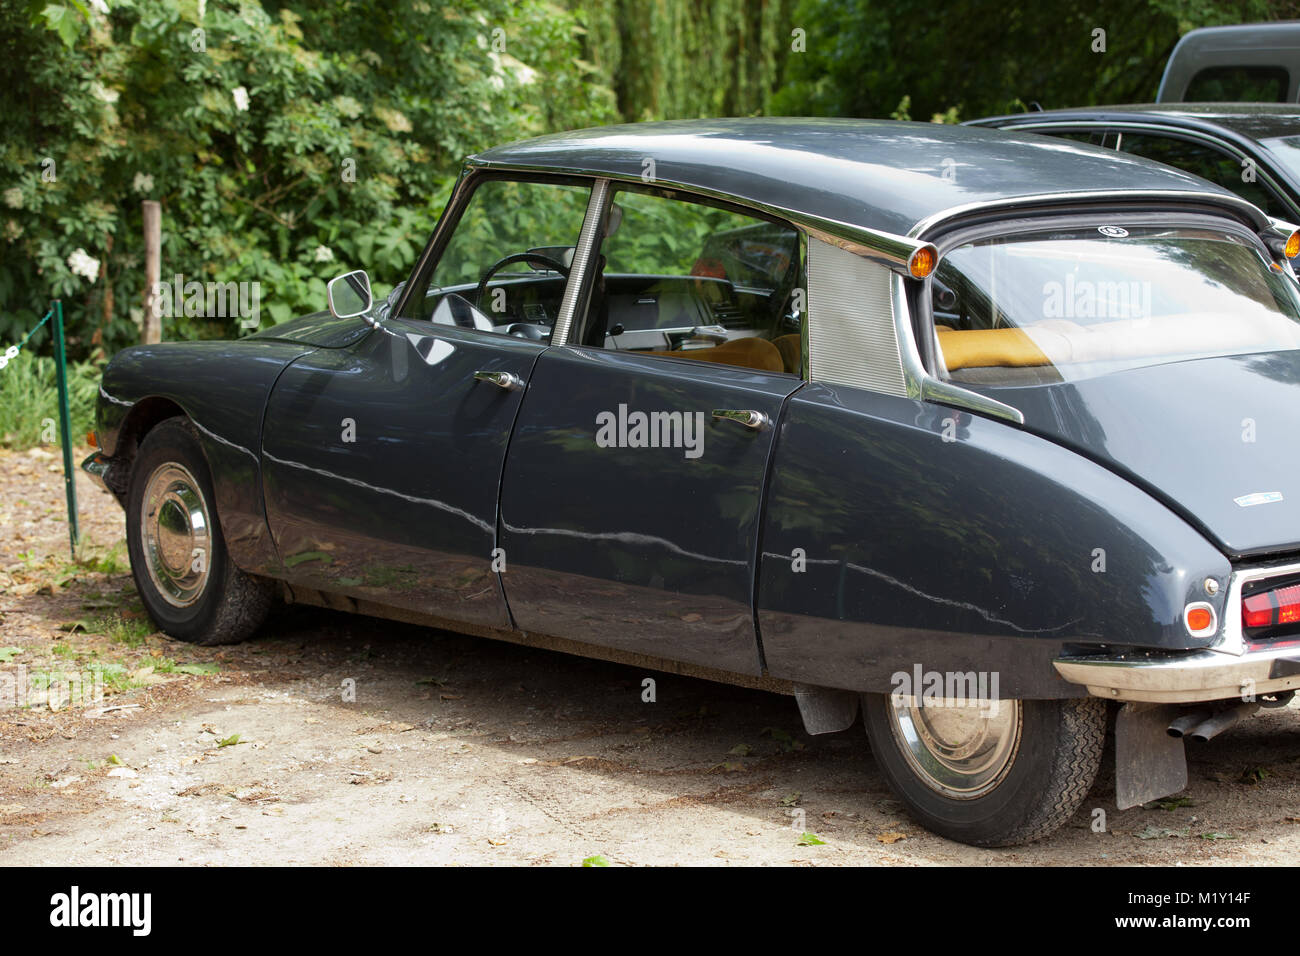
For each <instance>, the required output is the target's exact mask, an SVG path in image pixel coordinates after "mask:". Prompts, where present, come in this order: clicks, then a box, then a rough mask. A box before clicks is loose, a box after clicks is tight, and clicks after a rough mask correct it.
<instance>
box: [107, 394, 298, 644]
mask: <svg viewBox="0 0 1300 956" xmlns="http://www.w3.org/2000/svg"><path fill="white" fill-rule="evenodd" d="M160 470H163V471H161V472H160ZM160 475H161V479H165V478H166V477H167V476H168V475H174V476H176V475H178V476H181V479H180V480H179V481H178V483H177V484H176V486H175V487H179V488H180V489H181V490H182V492H183V494H184V495H185V497H184V499H183V500H184V501H185V502H188V503H190V506H191V507H199V508H201V509H202V512H201V513H202V514H204V515H205V516H206V521H205V522H204V524H206V528H207V530H206V533H203V532H202V531H201V530H200V532H199V533H198V534H197V535H196V534H195V533H194V532H193V530H192V529H190V531H189V532H188V534H189V536H188V538H187V537H185V535H184V534H180V533H177V534H174V535H172V536H171V537H169V538H168V539H167V541H168V543H169V545H175V546H174V547H171V548H170V549H169V548H166V547H162V546H156V547H152V548H151V547H150V546H149V543H148V541H147V540H146V539H147V537H148V536H149V535H150V533H151V532H149V531H146V530H145V527H144V522H142V520H141V518H142V515H143V514H144V512H145V501H144V499H145V496H146V494H147V493H148V486H149V484H150V482H151V479H156V480H161V479H159V478H158V476H160ZM190 478H192V479H193V484H192V486H191V484H190V481H189V479H190ZM156 488H157V485H155V489H156ZM215 501H216V496H215V495H214V494H213V490H212V477H211V475H210V474H209V473H208V464H207V459H206V458H205V456H204V454H203V449H202V447H201V446H200V445H199V440H198V437H197V433H196V431H195V429H194V426H193V425H192V424H191V423H190V422H189V420H188V419H185V418H169V419H167V420H166V421H164V422H162V423H161V424H159V425H158V426H157V427H155V428H154V429H153V430H151V431H150V432H149V433H148V435H146V436H145V439H144V441H143V442H142V443H141V445H140V449H139V452H138V453H137V454H136V457H135V462H134V464H133V465H132V468H131V479H130V483H129V486H128V489H127V498H126V544H127V552H128V554H129V555H130V558H131V573H132V575H133V576H134V578H135V586H136V589H137V590H138V591H139V592H140V598H141V600H142V601H143V602H144V606H145V610H147V611H148V612H149V616H150V617H151V618H153V621H154V623H155V624H156V625H157V626H158V628H159V630H161V631H163V632H164V633H165V634H168V635H169V636H171V637H174V638H176V639H177V640H179V641H186V642H187V643H190V644H204V645H213V644H235V643H238V642H239V641H242V640H244V639H245V638H247V637H249V636H251V635H252V634H253V632H254V631H256V630H257V628H258V627H259V626H260V625H261V623H262V621H263V620H264V619H265V617H266V614H267V611H268V610H270V607H271V602H272V600H273V597H274V590H273V586H272V584H271V582H269V581H267V580H266V579H264V578H257V577H254V576H252V575H249V574H245V573H244V572H243V571H241V570H240V569H239V568H237V567H235V565H234V562H232V561H231V560H230V557H229V555H228V553H227V551H226V542H225V538H224V537H223V535H222V533H221V522H220V520H219V518H218V516H217V513H216V508H215V504H214V502H215ZM164 507H171V516H172V520H171V521H170V522H168V521H164V520H162V519H159V520H152V519H151V526H152V528H153V529H154V530H153V531H152V534H153V536H154V537H153V540H154V541H155V542H157V541H159V540H160V539H161V538H162V537H163V536H164V535H165V534H170V530H166V531H165V530H161V529H163V526H164V525H167V524H170V525H172V526H175V525H176V524H177V522H180V524H181V526H182V527H185V528H189V524H186V522H185V521H184V520H183V519H181V518H179V517H177V516H179V515H181V514H183V513H184V508H183V507H181V506H180V505H173V506H164ZM158 510H159V509H158V508H155V510H154V512H153V513H154V514H157V513H158ZM190 524H193V525H194V526H196V527H200V528H201V525H200V523H199V522H191V523H190ZM196 541H197V542H199V543H200V544H201V545H202V547H200V548H194V549H189V545H192V544H194V543H195V542H196ZM178 549H179V550H178ZM146 550H148V551H149V552H150V553H151V554H153V555H155V557H154V559H153V564H152V567H153V568H155V569H156V570H154V571H153V572H151V570H150V568H151V563H150V559H149V558H148V557H147V556H146ZM185 550H192V553H193V555H194V556H195V557H194V562H195V563H194V564H192V565H191V566H189V567H187V568H184V569H181V570H180V571H177V570H176V569H177V568H179V567H180V565H182V564H184V562H185V560H187V559H188V558H187V557H185V556H183V555H182V551H185ZM164 552H168V554H169V555H172V556H176V555H182V556H181V557H178V558H177V560H176V561H175V562H173V564H172V565H168V564H167V563H166V559H165V558H163V557H161V555H162V554H163V553H164ZM196 568H204V569H205V570H204V571H203V573H201V574H199V573H197V572H196ZM174 572H175V573H176V574H177V575H179V574H184V575H187V576H192V577H193V580H192V581H191V580H190V578H189V577H185V578H181V577H176V581H179V582H180V583H176V584H173V573H174ZM155 577H157V580H155ZM160 582H161V583H160ZM169 584H173V587H174V588H175V590H176V591H177V592H179V594H173V596H172V597H170V598H169V597H168V596H166V595H165V594H164V591H163V588H164V587H167V586H168V585H169ZM183 585H189V586H190V587H189V589H188V590H185V589H184V588H183Z"/></svg>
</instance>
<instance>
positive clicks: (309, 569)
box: [86, 119, 1300, 845]
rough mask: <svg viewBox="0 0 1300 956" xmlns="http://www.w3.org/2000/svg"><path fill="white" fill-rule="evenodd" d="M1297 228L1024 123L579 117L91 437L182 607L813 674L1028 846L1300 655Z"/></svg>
mask: <svg viewBox="0 0 1300 956" xmlns="http://www.w3.org/2000/svg"><path fill="white" fill-rule="evenodd" d="M1297 251H1300V236H1296V235H1295V234H1293V233H1292V231H1291V230H1290V228H1289V227H1285V228H1284V227H1281V226H1279V224H1278V223H1277V222H1276V221H1275V220H1273V219H1270V218H1269V217H1268V216H1267V215H1265V214H1264V213H1263V212H1261V211H1260V210H1259V209H1257V208H1256V207H1255V206H1253V205H1251V204H1249V203H1247V202H1245V201H1243V200H1242V199H1241V198H1240V197H1238V196H1237V195H1235V194H1233V193H1232V192H1229V191H1227V190H1223V189H1219V188H1218V187H1215V186H1213V185H1210V184H1208V183H1205V182H1204V181H1202V180H1200V179H1198V178H1196V177H1194V176H1192V175H1189V174H1187V173H1183V172H1180V171H1178V170H1175V169H1171V168H1169V167H1167V166H1162V165H1158V164H1156V163H1151V162H1148V161H1146V160H1143V159H1141V158H1138V157H1135V156H1129V155H1125V154H1123V153H1119V154H1108V153H1105V152H1102V151H1101V150H1098V149H1094V148H1087V147H1080V146H1077V145H1075V144H1071V143H1068V142H1053V141H1051V140H1048V139H1045V138H1043V137H1041V136H1032V135H1026V134H1021V133H1017V132H1014V131H1013V132H1002V131H991V130H981V129H972V128H969V127H953V126H942V125H934V124H910V123H892V122H883V121H865V120H830V119H818V120H797V119H784V120H782V119H752V120H741V119H727V120H702V121H693V122H670V123H655V124H643V125H633V126H622V127H610V128H605V129H595V130H585V131H578V132H570V133H561V134H556V135H552V136H548V137H544V138H541V139H538V140H532V141H528V142H524V143H519V144H516V145H513V146H505V147H501V148H497V149H491V150H488V151H486V152H484V153H482V154H480V155H477V156H475V157H472V158H471V159H470V160H469V161H468V162H467V164H466V166H465V169H464V173H463V175H462V177H461V179H460V181H459V183H458V185H457V187H456V189H455V191H454V192H453V194H452V197H451V199H450V202H449V204H448V206H447V209H446V210H445V212H444V213H443V216H442V218H441V220H440V221H439V222H438V224H437V226H436V227H435V228H434V229H433V231H432V234H431V236H430V238H429V240H428V244H427V246H426V248H425V250H424V252H423V254H422V255H421V257H420V258H419V260H418V262H417V264H416V266H415V268H414V270H413V272H412V274H411V275H410V277H409V278H408V279H407V280H406V281H405V283H403V284H402V285H401V286H400V288H399V289H398V290H397V291H396V292H395V293H394V294H393V295H392V296H390V297H389V298H388V300H387V301H386V302H384V303H380V304H378V305H374V304H372V302H371V297H370V293H369V281H368V278H367V277H366V276H365V274H364V273H360V272H357V273H350V274H348V275H345V276H340V277H339V278H338V279H335V280H334V282H332V283H331V284H330V296H329V307H330V311H329V312H322V313H319V314H315V315H310V316H306V317H303V318H301V319H297V320H293V321H290V322H287V323H284V324H282V325H279V326H276V327H275V328H272V329H269V330H266V331H263V332H259V333H258V334H256V335H252V336H250V337H248V338H245V339H242V340H240V341H235V342H212V341H193V342H176V343H165V344H161V345H152V346H139V347H133V348H129V349H126V350H124V351H122V352H120V353H119V354H118V355H117V356H115V357H114V359H113V360H112V362H111V363H110V364H109V366H108V367H107V369H106V371H105V373H104V377H103V383H102V387H101V391H100V401H99V406H98V416H97V427H96V431H97V436H98V448H99V449H100V450H99V451H98V452H96V453H95V455H94V456H92V458H91V459H90V460H89V461H88V462H87V465H86V467H87V469H88V470H89V471H91V473H92V474H95V475H96V476H98V478H99V479H100V480H101V481H102V482H103V483H104V485H105V486H106V487H107V488H108V489H110V490H111V491H112V492H113V493H114V494H115V495H116V496H117V497H118V498H119V500H120V501H121V502H122V504H123V506H124V507H125V509H126V513H127V534H128V547H129V552H130V557H131V565H132V570H133V573H134V575H135V581H136V584H137V586H138V588H139V591H140V594H141V596H142V599H143V601H144V604H145V606H146V607H147V609H148V611H149V613H150V614H151V615H152V617H153V619H154V620H155V621H156V622H157V624H158V625H159V627H160V628H161V629H163V630H164V631H166V632H167V633H168V634H170V635H172V636H174V637H176V638H178V639H181V640H187V641H195V642H200V643H219V642H230V641H237V640H241V639H243V638H246V637H248V636H250V635H251V634H252V633H254V631H255V630H256V629H257V627H258V625H259V623H260V621H261V619H262V617H263V615H264V614H265V613H266V609H267V606H268V604H269V602H270V601H271V599H272V597H273V596H275V595H280V596H282V597H283V598H285V599H287V600H289V601H295V602H302V603H307V604H317V605H323V606H326V607H330V608H337V609H339V610H345V611H352V612H358V613H363V614H372V615H378V616H386V617H392V618H396V619H400V620H407V621H419V622H424V623H427V624H430V625H433V626H439V627H447V628H451V629H454V630H460V631H464V632H467V633H471V634H477V635H482V636H485V637H492V638H498V639H501V640H506V641H512V642H516V643H522V644H526V645H530V646H539V647H545V648H550V649H553V650H560V651H565V652H568V653H573V654H581V655H587V656H593V657H598V658H604V659H608V660H614V661H622V662H625V663H627V664H630V665H633V666H636V667H640V668H657V669H662V670H667V671H671V672H673V673H683V674H692V675H697V676H700V677H705V678H708V679H711V680H715V681H724V682H730V683H735V684H740V685H743V686H748V687H756V688H762V689H767V690H772V691H777V692H781V693H786V694H790V695H792V696H793V697H794V698H795V699H796V700H797V702H798V706H799V710H800V713H801V715H802V717H803V720H804V723H805V726H806V728H807V729H808V731H809V732H810V733H829V732H835V731H842V730H845V729H847V728H849V727H851V726H852V725H853V724H854V723H855V721H856V720H857V717H858V715H859V713H861V714H862V715H863V717H864V722H865V725H866V729H867V733H868V735H869V737H870V739H871V743H872V753H873V756H874V758H875V759H876V760H877V761H878V763H879V765H880V767H881V768H882V771H883V773H884V774H885V776H886V777H887V779H888V780H889V782H890V785H891V786H892V787H893V788H894V789H895V790H896V791H897V793H898V794H899V795H900V797H901V799H902V800H904V801H905V802H906V804H907V806H908V808H909V809H910V811H911V813H912V814H914V815H915V817H916V818H917V819H918V820H920V821H921V822H922V823H923V824H924V825H926V826H927V827H930V828H931V829H933V830H934V831H936V832H938V833H941V834H943V835H945V836H948V837H951V838H953V839H956V840H962V841H965V842H969V843H973V844H979V845H1006V844H1012V843H1017V842H1023V841H1026V840H1032V839H1036V838H1038V837H1042V836H1044V835H1046V834H1048V833H1051V832H1052V831H1053V830H1055V829H1056V828H1058V827H1060V826H1061V825H1062V824H1064V823H1065V822H1066V821H1067V820H1069V819H1070V818H1071V816H1072V815H1073V814H1074V813H1075V811H1076V810H1077V809H1078V808H1079V807H1080V805H1081V804H1082V802H1083V800H1084V799H1085V797H1086V796H1087V794H1088V792H1089V788H1090V787H1091V785H1092V783H1093V780H1094V778H1095V776H1096V774H1097V771H1098V768H1099V765H1100V762H1101V756H1102V750H1103V741H1104V740H1105V738H1106V734H1107V727H1108V716H1109V711H1110V710H1111V709H1112V708H1115V709H1116V714H1117V716H1116V723H1115V740H1116V746H1115V754H1116V773H1115V779H1116V790H1117V799H1118V802H1119V804H1120V806H1121V807H1128V806H1134V805H1136V804H1138V803H1141V802H1144V801H1146V800H1150V799H1153V798H1155V797H1159V796H1162V795H1165V794H1168V793H1172V792H1176V791H1177V790H1179V789H1181V788H1182V787H1184V786H1185V785H1186V780H1187V771H1186V764H1185V761H1184V755H1183V742H1182V741H1181V740H1179V739H1176V738H1175V737H1173V736H1171V735H1170V732H1171V731H1170V728H1173V731H1175V732H1176V733H1178V734H1185V735H1187V736H1192V737H1198V736H1199V737H1207V738H1208V737H1211V736H1214V735H1215V734H1217V733H1219V732H1220V731H1222V730H1223V729H1224V728H1226V727H1227V726H1229V725H1231V724H1232V723H1233V722H1235V721H1237V720H1239V719H1241V718H1242V717H1243V716H1246V715H1247V714H1248V713H1249V712H1250V711H1251V710H1252V709H1253V708H1256V707H1258V706H1259V705H1260V702H1266V703H1274V704H1276V703H1284V702H1285V701H1286V700H1287V699H1288V697H1289V695H1290V694H1292V693H1294V689H1295V688H1296V687H1298V686H1300V478H1298V477H1297V476H1300V445H1297V443H1296V441H1295V435H1296V412H1295V409H1296V408H1297V407H1300V402H1298V401H1297V399H1298V398H1300V290H1297V287H1296V285H1295V283H1294V282H1293V281H1291V279H1290V278H1289V276H1290V275H1291V270H1290V266H1289V264H1287V257H1288V256H1294V255H1295V254H1296V252H1297ZM1247 421H1248V422H1249V429H1248V431H1249V438H1248V439H1247V438H1244V437H1243V436H1244V435H1245V434H1246V431H1245V429H1246V424H1245V423H1246V422H1247Z"/></svg>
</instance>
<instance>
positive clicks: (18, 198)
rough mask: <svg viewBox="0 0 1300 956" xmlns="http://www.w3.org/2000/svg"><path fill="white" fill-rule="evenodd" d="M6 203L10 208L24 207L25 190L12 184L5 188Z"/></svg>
mask: <svg viewBox="0 0 1300 956" xmlns="http://www.w3.org/2000/svg"><path fill="white" fill-rule="evenodd" d="M5 205H6V206H8V207H9V208H10V209H22V208H23V191H22V190H21V189H19V188H18V187H17V186H11V187H10V188H8V189H6V190H5Z"/></svg>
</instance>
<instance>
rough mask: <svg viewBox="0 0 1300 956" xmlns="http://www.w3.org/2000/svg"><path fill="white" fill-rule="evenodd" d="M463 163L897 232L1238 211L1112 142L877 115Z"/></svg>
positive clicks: (667, 135)
mask: <svg viewBox="0 0 1300 956" xmlns="http://www.w3.org/2000/svg"><path fill="white" fill-rule="evenodd" d="M468 163H469V165H470V166H473V167H477V168H486V169H511V170H531V171H540V172H551V173H572V174H576V175H583V176H598V177H599V176H607V177H610V178H614V179H622V180H627V181H633V182H641V181H647V182H649V181H653V182H654V183H656V184H657V185H660V186H663V187H666V188H672V187H680V188H682V189H688V190H692V191H696V192H701V193H704V194H708V195H714V196H720V197H729V198H734V199H736V200H737V201H740V202H743V203H746V204H751V205H758V206H765V207H768V208H770V209H772V210H774V211H778V212H788V213H793V214H798V215H801V216H805V217H810V218H813V219H817V220H822V221H825V222H832V223H834V222H839V223H848V224H851V225H854V226H861V227H865V228H868V229H874V230H880V231H883V232H887V233H893V234H895V235H904V236H905V235H909V234H913V233H914V232H915V231H920V230H921V229H922V228H923V227H924V225H925V224H926V223H927V222H930V221H933V220H934V219H935V218H936V217H940V216H942V215H943V214H945V213H949V212H953V211H957V210H960V209H962V208H964V207H967V206H971V205H974V204H987V203H1010V204H1012V205H1018V204H1020V203H1021V202H1023V203H1024V204H1029V203H1032V202H1035V201H1046V200H1049V199H1050V198H1051V197H1054V196H1061V195H1062V194H1079V193H1084V194H1096V195H1099V196H1100V195H1116V194H1126V193H1128V194H1139V195H1142V196H1149V195H1152V194H1155V196H1156V198H1157V199H1160V198H1163V196H1164V194H1168V196H1169V198H1171V199H1173V198H1176V197H1177V195H1178V194H1180V193H1186V192H1189V191H1190V192H1195V193H1199V194H1202V195H1205V196H1212V197H1214V199H1213V200H1212V201H1217V202H1221V203H1223V204H1224V205H1227V206H1231V207H1233V208H1235V209H1236V210H1237V211H1238V215H1240V214H1241V209H1242V206H1243V205H1245V204H1244V203H1243V202H1242V201H1241V200H1239V199H1238V198H1237V197H1236V196H1234V195H1233V194H1232V193H1230V192H1228V191H1227V190H1225V189H1221V188H1219V187H1218V186H1214V185H1212V184H1210V183H1207V182H1205V181H1204V180H1202V179H1200V178H1198V177H1196V176H1193V175H1191V174H1190V173H1185V172H1182V171H1181V170H1176V169H1173V168H1172V167H1168V166H1164V165H1161V164H1159V163H1153V162H1150V161H1148V160H1144V159H1141V158H1139V157H1135V156H1128V155H1126V154H1116V153H1115V152H1114V151H1111V150H1103V149H1100V148H1097V147H1092V146H1087V145H1083V144H1078V143H1073V142H1069V141H1065V140H1061V139H1053V138H1051V137H1045V136H1036V135H1034V134H1032V133H1015V132H1007V131H1003V130H988V129H980V128H977V127H972V126H953V125H946V124H939V123H901V122H895V121H889V120H868V119H843V118H833V119H832V118H810V119H796V118H779V117H778V118H743V119H707V120H674V121H667V122H657V123H634V124H629V125H623V126H606V127H599V128H595V129H585V130H576V131H573V132H566V133H556V134H553V135H550V136H543V137H540V138H538V139H531V140H527V141H524V142H521V143H515V144H512V145H509V146H500V147H496V148H494V149H489V150H487V151H485V152H483V153H480V154H478V155H477V156H473V157H470V159H469V160H468ZM1253 218H1258V213H1256V214H1255V216H1254V217H1253Z"/></svg>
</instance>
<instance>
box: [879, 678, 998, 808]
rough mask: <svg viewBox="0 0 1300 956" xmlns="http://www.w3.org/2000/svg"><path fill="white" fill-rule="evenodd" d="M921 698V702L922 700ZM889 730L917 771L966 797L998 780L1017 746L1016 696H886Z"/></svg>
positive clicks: (947, 790) (935, 784)
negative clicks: (926, 697) (980, 698)
mask: <svg viewBox="0 0 1300 956" xmlns="http://www.w3.org/2000/svg"><path fill="white" fill-rule="evenodd" d="M922 703H923V705H922ZM889 704H890V707H889V717H890V721H889V723H890V729H891V730H892V731H893V733H894V737H895V739H896V740H897V741H898V744H899V748H900V749H901V750H902V752H903V755H904V756H905V757H906V758H907V762H908V763H909V764H911V766H912V769H913V771H915V773H916V775H917V776H918V777H919V778H920V779H921V780H922V781H923V782H924V783H925V784H926V785H927V786H929V787H930V788H931V789H932V790H936V791H938V792H939V793H941V794H943V795H944V796H946V797H952V798H954V799H958V800H970V799H973V798H975V797H979V796H982V795H983V794H986V793H988V792H989V791H990V790H992V789H993V788H994V787H996V786H997V785H998V784H999V783H1001V782H1002V780H1003V778H1004V777H1005V776H1006V773H1007V771H1008V770H1009V769H1010V767H1011V764H1012V763H1013V762H1014V760H1015V756H1016V750H1017V749H1018V748H1019V746H1020V727H1021V710H1020V701H1018V700H968V699H967V700H961V699H956V698H937V699H927V700H925V701H924V702H918V701H917V700H916V698H914V697H903V696H898V695H894V696H891V697H890V698H889Z"/></svg>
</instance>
